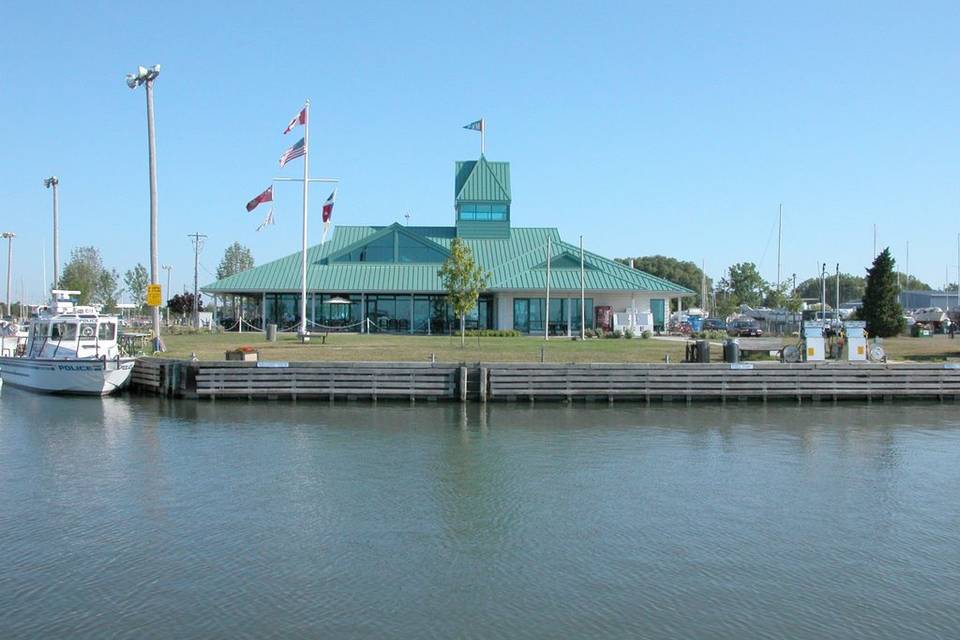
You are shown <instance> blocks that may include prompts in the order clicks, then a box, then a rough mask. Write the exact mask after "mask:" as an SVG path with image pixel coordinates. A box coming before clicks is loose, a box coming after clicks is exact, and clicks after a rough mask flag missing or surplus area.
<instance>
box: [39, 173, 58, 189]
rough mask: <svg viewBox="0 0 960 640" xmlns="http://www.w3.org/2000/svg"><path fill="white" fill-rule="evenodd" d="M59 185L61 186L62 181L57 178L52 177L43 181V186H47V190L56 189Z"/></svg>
mask: <svg viewBox="0 0 960 640" xmlns="http://www.w3.org/2000/svg"><path fill="white" fill-rule="evenodd" d="M58 184H60V179H59V178H58V177H57V176H50V177H49V178H44V179H43V186H45V187H46V188H47V189H49V188H50V187H55V186H57V185H58Z"/></svg>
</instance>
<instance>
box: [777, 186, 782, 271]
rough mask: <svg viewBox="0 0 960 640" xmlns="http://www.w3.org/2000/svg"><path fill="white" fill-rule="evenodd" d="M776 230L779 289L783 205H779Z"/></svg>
mask: <svg viewBox="0 0 960 640" xmlns="http://www.w3.org/2000/svg"><path fill="white" fill-rule="evenodd" d="M779 220H780V222H779V226H778V230H777V289H778V290H779V288H780V282H781V280H780V251H781V247H782V246H783V203H780V218H779Z"/></svg>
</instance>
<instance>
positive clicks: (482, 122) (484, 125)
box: [480, 118, 487, 155]
mask: <svg viewBox="0 0 960 640" xmlns="http://www.w3.org/2000/svg"><path fill="white" fill-rule="evenodd" d="M486 128H487V123H486V122H484V121H483V118H480V155H483V135H484V133H485V131H484V129H486Z"/></svg>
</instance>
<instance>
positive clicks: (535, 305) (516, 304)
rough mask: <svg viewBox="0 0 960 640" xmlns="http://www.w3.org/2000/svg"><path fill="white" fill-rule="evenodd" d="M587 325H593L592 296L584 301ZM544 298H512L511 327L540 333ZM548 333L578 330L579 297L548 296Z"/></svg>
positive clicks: (558, 333)
mask: <svg viewBox="0 0 960 640" xmlns="http://www.w3.org/2000/svg"><path fill="white" fill-rule="evenodd" d="M584 302H585V305H584V308H585V310H586V314H585V315H586V318H585V320H586V324H587V327H590V328H592V327H593V298H586V300H585V301H584ZM545 309H546V300H545V299H544V298H514V299H513V328H514V329H515V330H517V331H520V332H521V333H542V332H543V320H544V316H545V315H546V314H545V313H544V310H545ZM549 325H550V335H566V334H567V333H572V332H573V331H580V298H559V297H558V298H553V297H551V298H550V317H549Z"/></svg>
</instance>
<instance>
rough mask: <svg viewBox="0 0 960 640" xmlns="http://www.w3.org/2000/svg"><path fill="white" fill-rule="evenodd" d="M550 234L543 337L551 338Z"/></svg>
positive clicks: (548, 238)
mask: <svg viewBox="0 0 960 640" xmlns="http://www.w3.org/2000/svg"><path fill="white" fill-rule="evenodd" d="M550 253H551V252H550V236H547V308H546V311H545V312H544V318H543V339H544V340H549V339H550Z"/></svg>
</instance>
